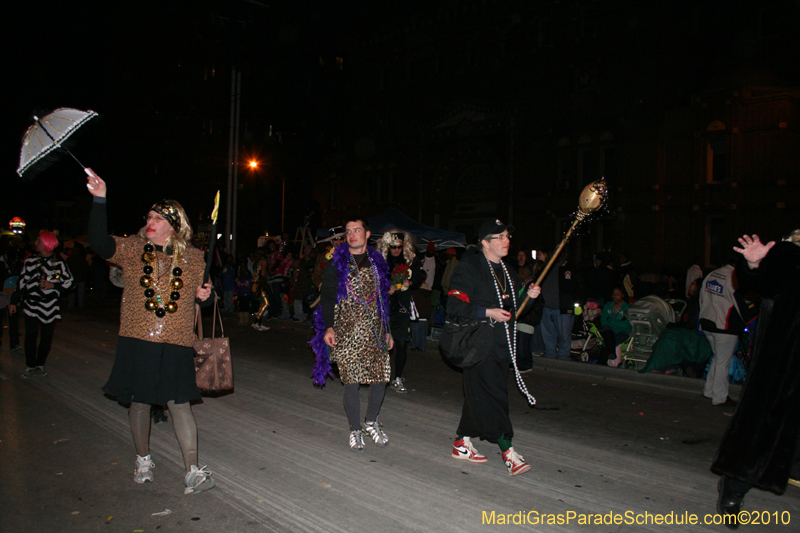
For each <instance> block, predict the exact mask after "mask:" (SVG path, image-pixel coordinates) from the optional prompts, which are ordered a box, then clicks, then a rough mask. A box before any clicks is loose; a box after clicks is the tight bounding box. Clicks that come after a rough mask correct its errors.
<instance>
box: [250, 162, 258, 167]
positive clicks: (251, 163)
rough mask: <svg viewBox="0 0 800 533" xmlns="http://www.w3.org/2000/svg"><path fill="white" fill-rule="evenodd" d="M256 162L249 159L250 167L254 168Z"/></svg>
mask: <svg viewBox="0 0 800 533" xmlns="http://www.w3.org/2000/svg"><path fill="white" fill-rule="evenodd" d="M257 166H258V163H257V162H256V161H250V168H256V167H257Z"/></svg>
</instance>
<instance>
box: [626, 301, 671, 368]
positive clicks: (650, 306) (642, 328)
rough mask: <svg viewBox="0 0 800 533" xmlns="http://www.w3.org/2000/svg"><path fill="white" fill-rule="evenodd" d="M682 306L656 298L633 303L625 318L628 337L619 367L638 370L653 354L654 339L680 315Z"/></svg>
mask: <svg viewBox="0 0 800 533" xmlns="http://www.w3.org/2000/svg"><path fill="white" fill-rule="evenodd" d="M685 308H686V302H684V301H683V300H669V301H667V300H664V299H662V298H659V297H658V296H654V295H650V296H645V297H644V298H642V299H641V300H637V301H636V302H635V303H633V304H632V305H631V306H630V307H629V308H628V310H627V311H625V317H626V318H627V319H628V321H630V323H631V336H630V339H629V340H628V341H626V344H627V345H628V346H627V351H626V353H625V355H624V357H623V359H622V360H623V364H624V365H625V366H626V367H632V368H635V369H636V370H641V369H642V368H644V367H645V365H647V361H648V359H650V356H651V355H652V354H653V346H654V345H655V343H656V341H657V340H658V336H659V335H661V333H662V332H663V331H664V330H665V329H667V324H669V323H674V322H675V321H677V320H678V318H680V316H681V315H682V314H683V310H684V309H685Z"/></svg>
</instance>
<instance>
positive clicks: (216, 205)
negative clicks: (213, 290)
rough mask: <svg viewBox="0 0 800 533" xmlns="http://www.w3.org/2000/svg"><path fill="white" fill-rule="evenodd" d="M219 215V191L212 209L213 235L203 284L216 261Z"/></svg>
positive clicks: (209, 244)
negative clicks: (213, 262)
mask: <svg viewBox="0 0 800 533" xmlns="http://www.w3.org/2000/svg"><path fill="white" fill-rule="evenodd" d="M218 217H219V191H217V195H216V196H215V197H214V210H213V211H211V235H209V237H208V261H207V262H206V270H205V272H203V284H205V283H206V282H207V281H208V275H209V273H210V272H211V262H212V261H214V247H215V245H216V244H217V218H218Z"/></svg>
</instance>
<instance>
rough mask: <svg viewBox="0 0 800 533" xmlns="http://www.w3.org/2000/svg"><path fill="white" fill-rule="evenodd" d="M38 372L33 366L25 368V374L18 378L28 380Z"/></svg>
mask: <svg viewBox="0 0 800 533" xmlns="http://www.w3.org/2000/svg"><path fill="white" fill-rule="evenodd" d="M38 372H39V370H38V369H37V368H36V367H35V366H26V367H25V373H24V374H22V375H21V376H20V377H21V378H22V379H30V378H32V377H33V376H35V375H36V374H37V373H38Z"/></svg>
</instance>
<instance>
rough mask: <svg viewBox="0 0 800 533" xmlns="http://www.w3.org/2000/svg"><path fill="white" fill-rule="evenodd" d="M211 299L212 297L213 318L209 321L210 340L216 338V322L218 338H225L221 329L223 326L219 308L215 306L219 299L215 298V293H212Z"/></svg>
mask: <svg viewBox="0 0 800 533" xmlns="http://www.w3.org/2000/svg"><path fill="white" fill-rule="evenodd" d="M213 297H214V317H213V318H212V319H211V338H212V339H213V338H215V337H216V332H217V320H219V332H220V337H224V336H225V330H224V329H223V326H222V313H221V312H220V310H219V307H218V306H217V300H219V298H218V297H217V293H216V292H214V293H213Z"/></svg>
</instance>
